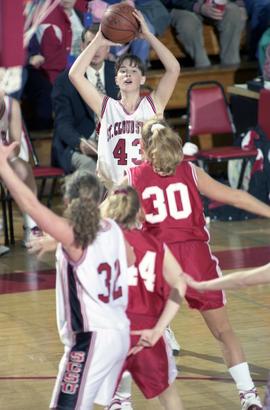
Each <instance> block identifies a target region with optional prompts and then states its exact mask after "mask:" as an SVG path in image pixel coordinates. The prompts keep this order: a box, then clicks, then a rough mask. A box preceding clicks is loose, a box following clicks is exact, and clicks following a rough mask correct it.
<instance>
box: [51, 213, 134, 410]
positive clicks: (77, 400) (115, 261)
mask: <svg viewBox="0 0 270 410" xmlns="http://www.w3.org/2000/svg"><path fill="white" fill-rule="evenodd" d="M56 257H57V262H56V271H57V276H56V308H57V325H58V331H59V335H60V338H61V341H62V342H63V343H64V345H65V353H64V356H63V358H62V360H61V362H60V366H59V373H58V377H57V381H56V384H55V388H54V392H53V397H52V401H51V407H53V408H54V407H55V408H68V409H80V410H81V409H91V408H92V405H93V403H94V401H95V402H96V403H98V404H101V405H107V404H108V403H110V400H111V398H112V396H113V393H114V390H115V386H116V383H117V378H118V375H119V373H120V371H121V368H122V366H123V362H124V360H125V357H126V355H127V352H128V349H129V320H128V318H127V316H126V313H125V311H126V307H127V300H128V283H127V261H126V249H125V242H124V237H123V234H122V232H121V230H120V228H119V227H118V226H117V224H116V223H115V222H113V221H111V220H104V221H103V222H102V227H101V229H100V231H99V233H98V235H97V238H96V239H95V241H94V242H93V243H92V244H91V245H90V246H88V248H87V249H86V250H85V252H84V254H83V256H82V258H81V260H80V261H79V262H76V263H74V262H72V261H71V260H70V259H69V258H68V256H67V254H66V253H65V251H64V250H63V248H62V246H59V247H58V249H57V254H56Z"/></svg>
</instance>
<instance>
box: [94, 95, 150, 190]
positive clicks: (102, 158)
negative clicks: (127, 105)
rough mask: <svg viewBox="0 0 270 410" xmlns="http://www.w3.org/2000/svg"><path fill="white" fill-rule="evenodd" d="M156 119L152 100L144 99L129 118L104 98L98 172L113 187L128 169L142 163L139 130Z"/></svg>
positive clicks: (119, 106)
mask: <svg viewBox="0 0 270 410" xmlns="http://www.w3.org/2000/svg"><path fill="white" fill-rule="evenodd" d="M155 115H156V109H155V106H154V103H153V100H152V98H151V96H149V95H148V96H146V97H143V98H142V99H141V100H140V102H139V104H138V106H137V108H136V110H135V111H134V112H133V113H132V114H129V113H127V112H126V111H125V109H124V107H123V106H122V105H121V103H120V101H117V100H114V99H112V98H109V97H107V96H106V97H104V100H103V106H102V113H101V121H100V129H99V139H98V169H99V170H101V172H102V173H103V174H104V175H106V176H107V177H108V178H110V179H111V180H112V181H113V182H114V183H116V184H117V183H119V182H121V180H122V179H123V177H124V175H125V170H126V168H127V167H130V166H133V167H134V166H137V165H139V164H140V163H141V155H142V153H141V149H140V139H141V128H142V126H143V123H144V122H145V121H147V120H149V119H151V118H153V117H155Z"/></svg>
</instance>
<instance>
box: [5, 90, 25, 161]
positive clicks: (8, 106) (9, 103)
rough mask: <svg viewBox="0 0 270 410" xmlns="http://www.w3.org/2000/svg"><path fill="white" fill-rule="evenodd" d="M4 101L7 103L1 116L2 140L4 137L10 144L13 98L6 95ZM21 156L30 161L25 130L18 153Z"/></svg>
mask: <svg viewBox="0 0 270 410" xmlns="http://www.w3.org/2000/svg"><path fill="white" fill-rule="evenodd" d="M4 103H5V111H4V113H3V115H2V117H1V118H0V138H1V139H0V142H1V140H2V142H3V139H4V140H5V142H6V143H7V144H8V143H9V142H10V141H9V123H10V115H11V106H12V98H11V97H9V96H7V95H5V97H4ZM18 157H19V158H21V159H23V160H24V161H26V162H28V161H29V152H28V147H27V142H26V140H25V136H24V132H23V131H22V135H21V146H20V152H19V155H18Z"/></svg>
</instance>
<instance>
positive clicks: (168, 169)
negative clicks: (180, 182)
mask: <svg viewBox="0 0 270 410" xmlns="http://www.w3.org/2000/svg"><path fill="white" fill-rule="evenodd" d="M142 141H143V150H144V156H145V158H146V159H147V160H148V161H149V162H150V163H151V165H152V167H153V169H154V171H155V172H157V173H158V174H161V175H173V174H174V173H175V170H176V167H177V165H178V164H180V162H181V161H182V159H183V150H182V140H181V138H180V136H179V135H178V134H176V132H174V131H173V130H172V128H170V126H169V125H168V124H167V122H166V121H165V120H162V119H160V120H157V119H152V120H149V121H147V122H145V123H144V125H143V127H142Z"/></svg>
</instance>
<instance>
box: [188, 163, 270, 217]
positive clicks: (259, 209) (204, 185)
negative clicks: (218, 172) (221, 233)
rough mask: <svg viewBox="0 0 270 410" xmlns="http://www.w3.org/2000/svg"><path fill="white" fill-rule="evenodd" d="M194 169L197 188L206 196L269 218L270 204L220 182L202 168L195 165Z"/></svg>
mask: <svg viewBox="0 0 270 410" xmlns="http://www.w3.org/2000/svg"><path fill="white" fill-rule="evenodd" d="M195 169H196V173H197V178H198V189H199V191H200V192H201V193H202V194H203V195H205V196H206V197H207V198H210V199H213V200H215V201H218V202H221V203H224V204H228V205H232V206H235V207H236V208H240V209H244V210H245V211H248V212H252V213H254V214H256V215H260V216H263V217H266V218H270V206H268V205H266V204H265V203H264V202H262V201H260V200H258V199H257V198H255V197H254V196H252V195H250V194H249V193H248V192H245V191H242V190H240V189H233V188H231V187H229V186H227V185H224V184H221V183H220V182H218V181H216V180H215V179H213V178H211V177H210V176H209V175H208V174H207V173H206V172H205V171H204V170H203V169H202V168H199V167H197V166H195Z"/></svg>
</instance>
